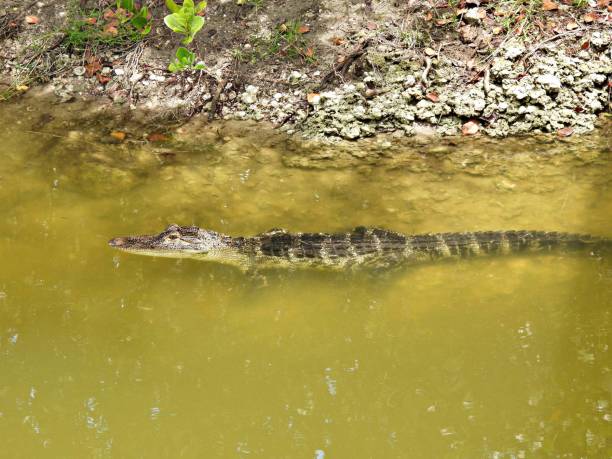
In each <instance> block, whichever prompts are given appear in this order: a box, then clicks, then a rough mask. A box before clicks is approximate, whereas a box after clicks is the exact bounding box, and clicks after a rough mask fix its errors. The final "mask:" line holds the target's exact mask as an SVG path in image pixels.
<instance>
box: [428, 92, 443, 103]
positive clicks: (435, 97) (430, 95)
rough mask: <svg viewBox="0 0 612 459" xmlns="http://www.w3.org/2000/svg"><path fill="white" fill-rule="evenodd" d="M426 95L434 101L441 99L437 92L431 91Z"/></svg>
mask: <svg viewBox="0 0 612 459" xmlns="http://www.w3.org/2000/svg"><path fill="white" fill-rule="evenodd" d="M425 97H427V98H428V99H429V100H431V101H432V102H438V101H439V100H440V96H438V93H436V92H430V93H428V94H427V95H426V96H425Z"/></svg>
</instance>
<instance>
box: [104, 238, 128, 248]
mask: <svg viewBox="0 0 612 459" xmlns="http://www.w3.org/2000/svg"><path fill="white" fill-rule="evenodd" d="M124 242H125V239H124V238H122V237H116V238H115V239H111V240H110V241H108V245H110V246H111V247H120V246H122V245H123V243H124Z"/></svg>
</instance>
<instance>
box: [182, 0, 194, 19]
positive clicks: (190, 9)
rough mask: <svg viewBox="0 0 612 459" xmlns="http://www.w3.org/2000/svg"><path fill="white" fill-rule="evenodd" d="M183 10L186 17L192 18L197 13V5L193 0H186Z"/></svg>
mask: <svg viewBox="0 0 612 459" xmlns="http://www.w3.org/2000/svg"><path fill="white" fill-rule="evenodd" d="M181 10H182V13H183V14H184V15H185V17H186V18H190V17H192V16H193V15H195V6H194V4H193V0H184V1H183V7H182V8H181Z"/></svg>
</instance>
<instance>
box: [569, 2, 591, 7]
mask: <svg viewBox="0 0 612 459" xmlns="http://www.w3.org/2000/svg"><path fill="white" fill-rule="evenodd" d="M573 4H574V6H575V7H576V8H584V7H586V6H587V5H588V4H589V0H574V1H573Z"/></svg>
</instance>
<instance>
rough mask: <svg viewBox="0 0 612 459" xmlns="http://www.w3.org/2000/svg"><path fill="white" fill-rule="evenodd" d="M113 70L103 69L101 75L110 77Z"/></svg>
mask: <svg viewBox="0 0 612 459" xmlns="http://www.w3.org/2000/svg"><path fill="white" fill-rule="evenodd" d="M111 71H112V69H111V68H110V67H102V70H101V71H100V73H101V74H102V75H108V74H109V73H111Z"/></svg>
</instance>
